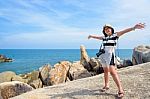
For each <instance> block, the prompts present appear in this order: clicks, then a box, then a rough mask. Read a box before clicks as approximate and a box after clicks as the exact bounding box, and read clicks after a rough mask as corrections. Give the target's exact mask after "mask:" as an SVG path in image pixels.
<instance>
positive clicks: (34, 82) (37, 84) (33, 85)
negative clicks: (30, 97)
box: [30, 79, 43, 89]
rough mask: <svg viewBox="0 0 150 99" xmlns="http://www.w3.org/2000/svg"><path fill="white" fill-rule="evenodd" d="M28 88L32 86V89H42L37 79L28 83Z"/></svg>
mask: <svg viewBox="0 0 150 99" xmlns="http://www.w3.org/2000/svg"><path fill="white" fill-rule="evenodd" d="M30 86H32V87H33V88H34V89H37V88H42V87H43V84H42V81H41V79H37V80H33V81H32V82H31V83H30Z"/></svg>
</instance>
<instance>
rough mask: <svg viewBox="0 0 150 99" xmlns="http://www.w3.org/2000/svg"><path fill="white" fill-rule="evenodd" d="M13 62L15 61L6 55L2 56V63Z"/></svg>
mask: <svg viewBox="0 0 150 99" xmlns="http://www.w3.org/2000/svg"><path fill="white" fill-rule="evenodd" d="M12 61H13V59H11V58H7V57H6V56H4V55H0V62H12Z"/></svg>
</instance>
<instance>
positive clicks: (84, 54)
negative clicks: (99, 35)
mask: <svg viewBox="0 0 150 99" xmlns="http://www.w3.org/2000/svg"><path fill="white" fill-rule="evenodd" d="M80 51H81V59H80V64H82V65H83V66H84V68H86V69H87V70H88V71H91V70H92V67H91V65H90V64H89V60H90V59H89V57H88V54H87V52H86V49H85V47H84V46H83V45H81V46H80Z"/></svg>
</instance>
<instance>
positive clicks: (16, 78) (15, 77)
mask: <svg viewBox="0 0 150 99" xmlns="http://www.w3.org/2000/svg"><path fill="white" fill-rule="evenodd" d="M11 81H20V82H24V83H28V80H27V79H23V78H22V77H20V76H18V75H15V76H13V77H12V79H11Z"/></svg>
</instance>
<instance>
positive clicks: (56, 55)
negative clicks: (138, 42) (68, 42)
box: [0, 49, 133, 74]
mask: <svg viewBox="0 0 150 99" xmlns="http://www.w3.org/2000/svg"><path fill="white" fill-rule="evenodd" d="M86 51H87V53H88V55H89V57H96V55H95V54H96V53H97V52H98V49H86ZM132 51H133V49H117V50H116V55H117V56H119V57H120V58H121V59H122V60H123V59H131V58H132ZM0 54H1V55H5V56H6V57H8V58H12V59H13V60H14V61H13V62H6V63H0V73H1V72H4V71H13V72H15V73H16V74H23V73H28V72H31V71H33V70H38V69H39V68H40V67H41V66H43V65H45V64H50V65H51V66H54V65H55V64H56V63H58V62H60V61H70V62H74V61H79V60H80V49H0Z"/></svg>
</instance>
